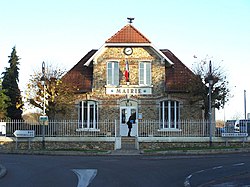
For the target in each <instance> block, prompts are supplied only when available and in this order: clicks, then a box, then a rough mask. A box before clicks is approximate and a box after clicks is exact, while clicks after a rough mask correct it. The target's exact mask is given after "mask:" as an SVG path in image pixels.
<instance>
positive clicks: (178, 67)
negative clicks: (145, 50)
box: [161, 49, 195, 92]
mask: <svg viewBox="0 0 250 187" xmlns="http://www.w3.org/2000/svg"><path fill="white" fill-rule="evenodd" d="M161 51H162V53H163V54H165V55H166V56H167V57H168V58H169V59H170V60H171V61H172V62H173V63H174V65H173V66H172V67H167V68H166V75H165V76H166V91H167V92H187V90H188V86H189V85H190V82H191V81H193V79H194V77H195V74H194V73H193V72H192V71H191V70H190V69H189V68H188V67H187V66H185V65H184V64H183V63H182V62H181V61H180V60H179V59H178V58H177V57H176V56H175V55H174V54H173V53H172V52H171V51H170V50H168V49H164V50H161Z"/></svg>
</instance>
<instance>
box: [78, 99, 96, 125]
mask: <svg viewBox="0 0 250 187" xmlns="http://www.w3.org/2000/svg"><path fill="white" fill-rule="evenodd" d="M97 109H98V107H97V102H95V101H81V102H80V103H79V110H78V119H79V128H84V129H97V128H98V127H97V112H98V110H97Z"/></svg>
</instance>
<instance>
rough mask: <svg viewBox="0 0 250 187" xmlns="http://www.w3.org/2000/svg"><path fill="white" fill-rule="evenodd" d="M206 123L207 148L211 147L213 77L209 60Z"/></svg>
mask: <svg viewBox="0 0 250 187" xmlns="http://www.w3.org/2000/svg"><path fill="white" fill-rule="evenodd" d="M208 84H209V89H208V92H209V93H208V94H209V95H208V117H209V118H208V121H209V146H210V147H211V146H212V133H213V132H212V129H213V128H212V87H213V76H212V65H211V60H210V61H209V75H208Z"/></svg>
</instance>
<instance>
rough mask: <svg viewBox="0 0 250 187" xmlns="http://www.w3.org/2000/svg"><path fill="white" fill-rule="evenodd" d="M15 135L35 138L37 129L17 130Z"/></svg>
mask: <svg viewBox="0 0 250 187" xmlns="http://www.w3.org/2000/svg"><path fill="white" fill-rule="evenodd" d="M14 135H15V137H17V138H34V137H35V131H34V130H16V131H15V132H14Z"/></svg>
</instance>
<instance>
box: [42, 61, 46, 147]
mask: <svg viewBox="0 0 250 187" xmlns="http://www.w3.org/2000/svg"><path fill="white" fill-rule="evenodd" d="M42 73H43V76H42V77H41V84H42V85H43V117H44V116H46V112H45V80H46V79H45V62H44V61H43V63H42ZM42 121H43V127H42V136H43V138H42V146H43V149H45V127H44V125H45V124H44V122H45V121H44V119H43V120H42Z"/></svg>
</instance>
